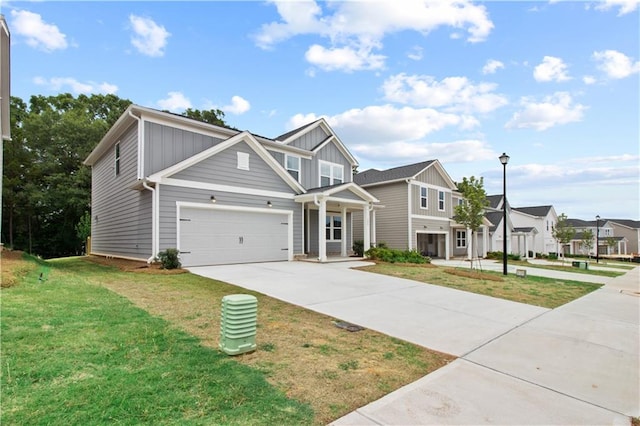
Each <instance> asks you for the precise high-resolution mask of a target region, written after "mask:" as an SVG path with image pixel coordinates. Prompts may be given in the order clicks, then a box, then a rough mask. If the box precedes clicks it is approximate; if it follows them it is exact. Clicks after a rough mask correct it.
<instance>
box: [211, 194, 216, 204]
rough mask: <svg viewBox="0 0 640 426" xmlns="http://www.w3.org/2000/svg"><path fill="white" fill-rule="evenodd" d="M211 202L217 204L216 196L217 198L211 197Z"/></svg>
mask: <svg viewBox="0 0 640 426" xmlns="http://www.w3.org/2000/svg"><path fill="white" fill-rule="evenodd" d="M211 202H212V203H215V202H216V196H215V195H212V196H211Z"/></svg>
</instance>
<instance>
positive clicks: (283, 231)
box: [179, 208, 289, 266]
mask: <svg viewBox="0 0 640 426" xmlns="http://www.w3.org/2000/svg"><path fill="white" fill-rule="evenodd" d="M180 215H181V217H180V235H179V239H180V252H181V255H180V258H181V261H182V264H183V265H184V266H198V265H216V264H229V263H248V262H268V261H278V260H288V258H289V251H288V241H289V239H288V229H289V223H288V215H287V214H271V213H262V212H244V211H243V212H238V211H226V210H213V209H195V208H183V209H181V212H180Z"/></svg>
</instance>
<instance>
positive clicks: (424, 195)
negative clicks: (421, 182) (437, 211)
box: [420, 186, 428, 209]
mask: <svg viewBox="0 0 640 426" xmlns="http://www.w3.org/2000/svg"><path fill="white" fill-rule="evenodd" d="M427 191H428V189H427V188H426V187H424V186H421V187H420V208H422V209H426V208H427V206H428V203H427Z"/></svg>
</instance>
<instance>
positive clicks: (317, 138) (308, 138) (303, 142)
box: [287, 126, 329, 151]
mask: <svg viewBox="0 0 640 426" xmlns="http://www.w3.org/2000/svg"><path fill="white" fill-rule="evenodd" d="M328 137H329V134H327V132H325V131H324V130H323V129H322V127H320V126H318V127H316V128H315V129H313V130H310V131H308V132H307V133H305V134H304V135H302V136H300V137H299V138H297V139H294V140H293V141H291V142H289V143H288V144H287V145H289V146H295V147H297V148H302V149H306V150H307V151H311V150H313V148H315V147H316V146H318V145H320V144H321V143H322V141H324V140H325V139H327V138H328Z"/></svg>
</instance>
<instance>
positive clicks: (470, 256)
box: [466, 228, 473, 259]
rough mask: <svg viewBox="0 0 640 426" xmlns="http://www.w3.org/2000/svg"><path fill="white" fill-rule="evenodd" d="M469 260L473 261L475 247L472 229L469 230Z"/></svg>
mask: <svg viewBox="0 0 640 426" xmlns="http://www.w3.org/2000/svg"><path fill="white" fill-rule="evenodd" d="M466 232H467V258H469V259H473V251H472V250H471V247H472V246H473V232H471V229H469V228H467V231H466Z"/></svg>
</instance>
